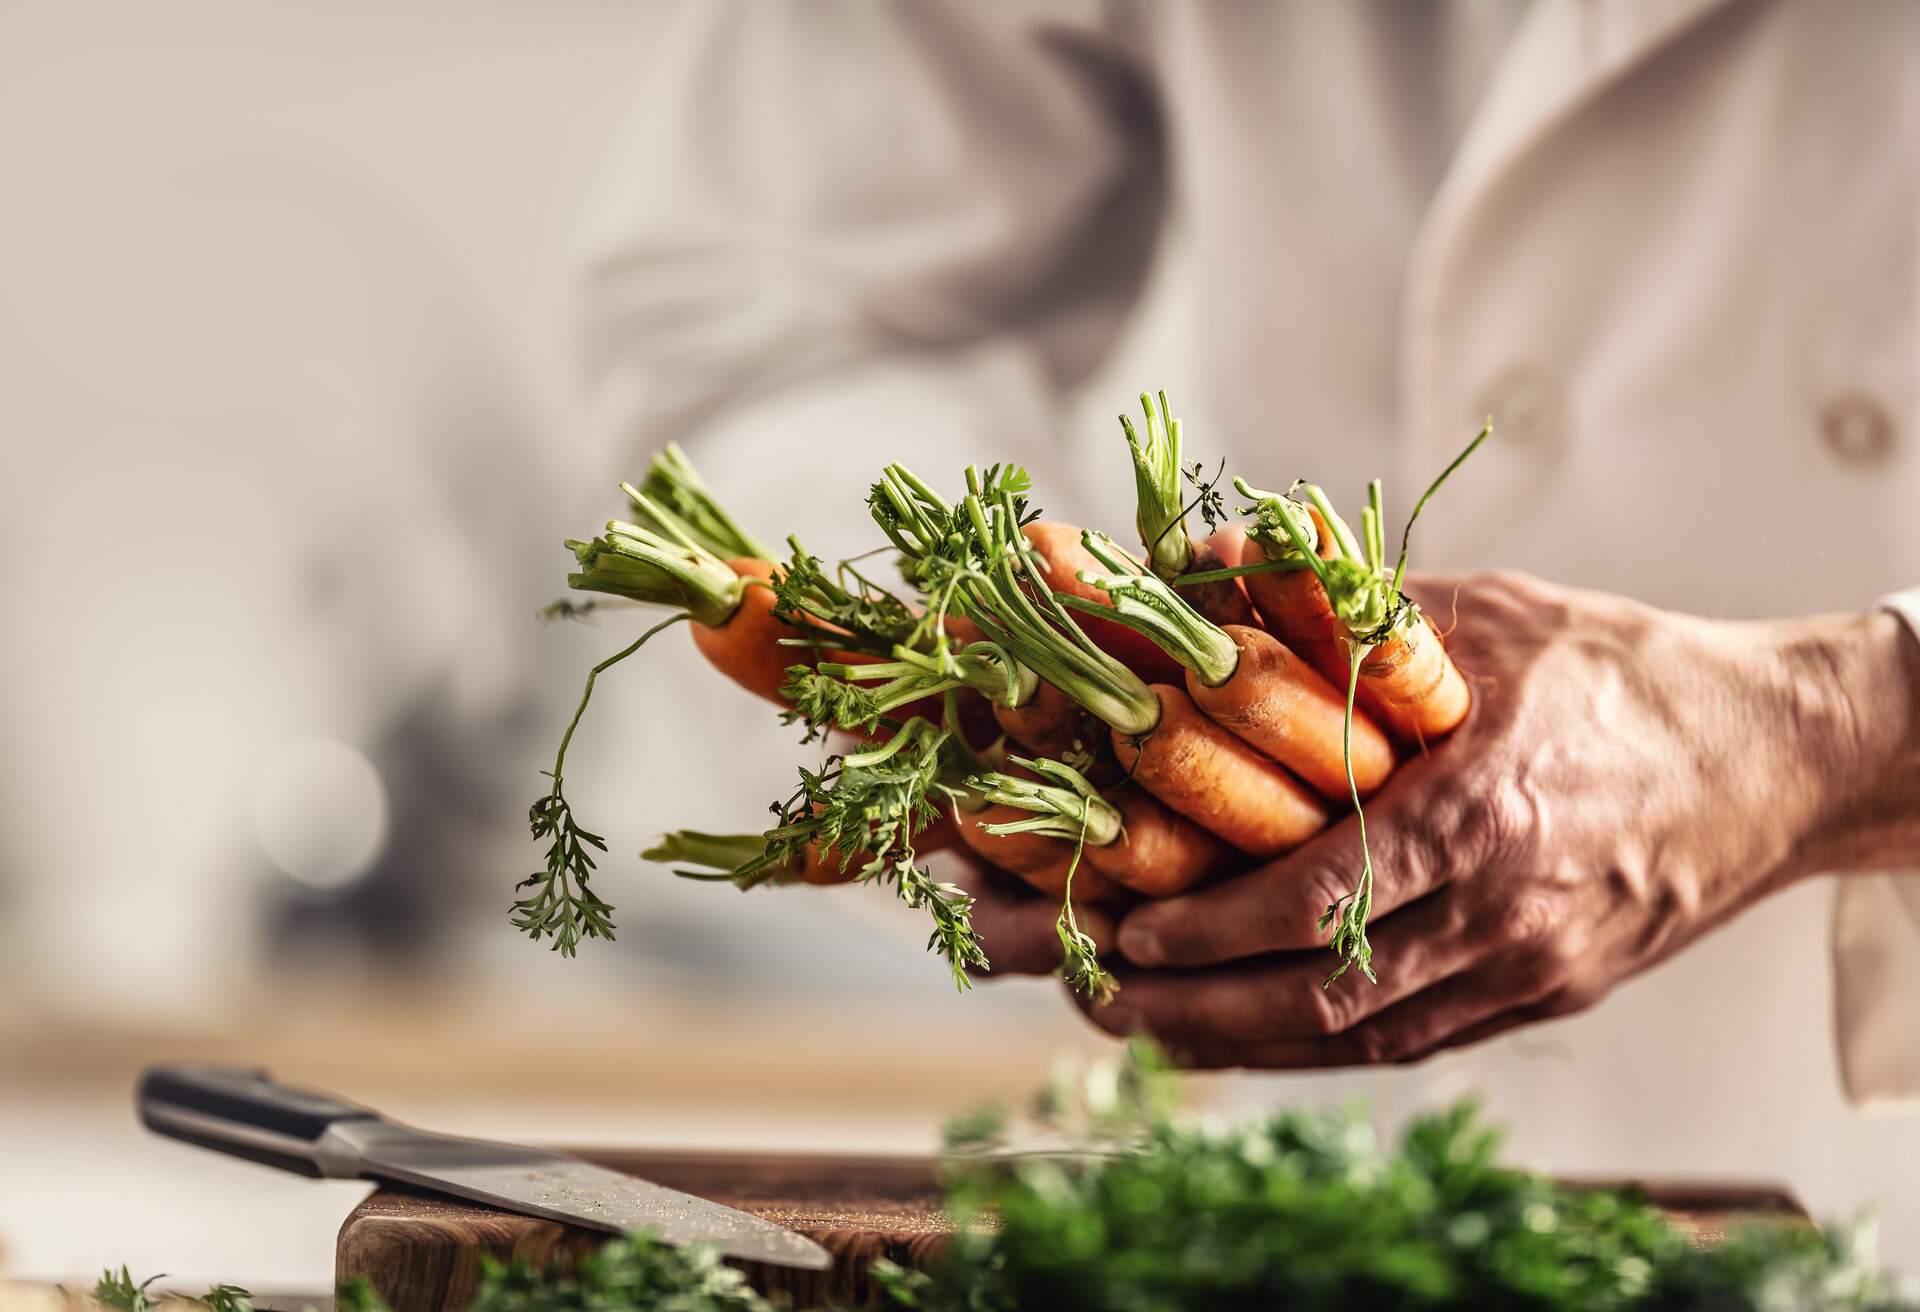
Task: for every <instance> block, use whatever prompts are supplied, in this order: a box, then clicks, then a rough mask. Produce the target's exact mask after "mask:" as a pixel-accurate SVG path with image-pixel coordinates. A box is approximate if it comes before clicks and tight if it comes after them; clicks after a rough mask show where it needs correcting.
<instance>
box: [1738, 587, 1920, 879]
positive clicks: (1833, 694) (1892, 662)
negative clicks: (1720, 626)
mask: <svg viewBox="0 0 1920 1312" xmlns="http://www.w3.org/2000/svg"><path fill="white" fill-rule="evenodd" d="M1774 627H1775V630H1776V634H1777V637H1778V643H1777V647H1776V650H1777V652H1778V654H1779V660H1780V668H1781V670H1782V673H1783V675H1784V676H1785V678H1786V679H1787V680H1788V687H1789V689H1790V699H1789V705H1790V707H1791V713H1790V719H1789V721H1788V723H1787V725H1786V727H1785V733H1786V735H1787V738H1788V741H1787V742H1785V743H1784V744H1783V745H1784V746H1785V747H1786V748H1787V749H1788V752H1789V755H1790V757H1791V758H1792V759H1793V761H1794V763H1795V764H1796V765H1797V766H1798V767H1799V768H1800V769H1801V770H1802V772H1803V777H1805V778H1807V779H1808V780H1809V782H1810V787H1811V788H1812V789H1813V790H1814V795H1815V796H1816V797H1817V798H1818V804H1817V806H1816V809H1815V812H1814V815H1813V817H1812V822H1811V823H1810V825H1809V826H1808V828H1807V831H1806V833H1805V835H1804V837H1803V839H1802V841H1801V842H1800V843H1799V845H1798V847H1797V850H1796V852H1795V854H1794V857H1793V860H1792V862H1791V867H1792V873H1793V874H1794V875H1817V874H1853V873H1862V872H1872V871H1884V870H1898V869H1901V868H1911V869H1920V640H1916V638H1915V635H1914V634H1913V633H1912V632H1911V631H1909V630H1908V628H1907V626H1906V624H1905V623H1904V622H1903V621H1902V620H1901V619H1900V618H1899V617H1897V616H1895V615H1893V614H1891V613H1889V612H1886V611H1875V612H1872V613H1869V614H1865V615H1845V616H1819V617H1815V618H1812V619H1806V620H1793V621H1785V622H1782V623H1781V624H1779V625H1777V626H1774Z"/></svg>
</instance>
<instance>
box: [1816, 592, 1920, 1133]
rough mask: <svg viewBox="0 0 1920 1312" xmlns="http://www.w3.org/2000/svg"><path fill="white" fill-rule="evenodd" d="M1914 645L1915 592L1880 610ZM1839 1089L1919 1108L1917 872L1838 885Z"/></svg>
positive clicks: (1872, 1101)
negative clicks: (1894, 618) (1897, 621)
mask: <svg viewBox="0 0 1920 1312" xmlns="http://www.w3.org/2000/svg"><path fill="white" fill-rule="evenodd" d="M1880 604H1881V605H1882V606H1883V607H1884V608H1885V609H1887V610H1890V611H1892V612H1893V613H1894V614H1896V615H1898V616H1899V617H1900V618H1901V619H1903V620H1905V621H1906V623H1907V626H1908V628H1909V630H1911V631H1912V633H1913V635H1914V638H1915V640H1916V641H1920V588H1913V589H1909V590H1908V591H1906V592H1897V593H1895V594H1893V595H1892V596H1890V597H1886V598H1883V599H1882V600H1881V603H1880ZM1833 969H1834V1019H1835V1032H1836V1037H1837V1040H1838V1043H1839V1050H1840V1073H1841V1082H1842V1084H1843V1085H1844V1086H1845V1088H1846V1091H1847V1096H1848V1098H1849V1099H1851V1100H1852V1101H1853V1102H1854V1103H1856V1104H1858V1105H1861V1106H1870V1107H1882V1106H1898V1107H1905V1108H1909V1109H1910V1108H1912V1107H1915V1106H1920V1026H1916V1025H1915V1024H1914V1019H1913V1018H1914V1015H1915V1010H1916V1008H1920V872H1911V873H1905V874H1886V875H1868V876H1864V877H1859V878H1853V879H1845V880H1842V881H1840V888H1839V891H1838V893H1837V895H1836V900H1835V903H1834V915H1833Z"/></svg>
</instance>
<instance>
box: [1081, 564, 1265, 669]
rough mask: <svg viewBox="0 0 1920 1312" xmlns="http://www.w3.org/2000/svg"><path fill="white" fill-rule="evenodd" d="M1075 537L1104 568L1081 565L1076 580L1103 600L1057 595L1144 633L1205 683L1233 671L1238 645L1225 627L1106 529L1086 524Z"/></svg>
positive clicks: (1237, 654) (1236, 664) (1238, 659)
mask: <svg viewBox="0 0 1920 1312" xmlns="http://www.w3.org/2000/svg"><path fill="white" fill-rule="evenodd" d="M1080 543H1081V545H1082V546H1084V547H1085V548H1086V549H1087V554H1088V555H1090V556H1092V557H1093V558H1094V559H1095V560H1097V561H1099V562H1100V564H1101V565H1102V566H1103V567H1105V569H1106V571H1107V572H1106V573H1099V572H1097V571H1094V570H1081V571H1080V581H1081V582H1083V583H1090V584H1092V585H1093V586H1094V587H1096V588H1099V589H1101V590H1102V591H1104V592H1105V593H1106V594H1107V598H1108V600H1107V603H1106V604H1105V605H1102V604H1101V603H1100V602H1097V601H1088V600H1086V599H1085V598H1083V597H1062V598H1061V600H1062V601H1064V602H1065V603H1066V604H1067V605H1068V606H1071V607H1072V608H1073V609H1074V610H1078V611H1084V612H1085V613H1087V614H1089V615H1098V616H1101V617H1102V618H1104V619H1109V620H1112V621H1113V622H1114V623H1116V624H1124V625H1126V626H1127V627H1128V628H1130V629H1133V630H1135V631H1136V632H1139V633H1144V634H1146V635H1147V637H1149V638H1151V639H1153V641H1154V642H1155V643H1156V644H1158V645H1159V647H1160V648H1161V650H1163V651H1165V652H1166V653H1167V654H1168V655H1169V656H1171V657H1173V658H1174V659H1175V660H1177V661H1179V662H1180V663H1181V664H1182V665H1184V666H1186V667H1187V668H1188V669H1190V670H1192V671H1193V672H1194V673H1195V674H1197V675H1198V676H1199V677H1200V681H1201V682H1202V683H1205V684H1207V685H1208V686H1210V687H1216V686H1218V685H1220V684H1223V683H1225V682H1226V681H1227V680H1228V679H1231V678H1232V677H1233V672H1234V670H1235V669H1236V668H1238V666H1239V664H1240V649H1239V648H1238V647H1236V646H1235V645H1234V642H1233V639H1232V637H1231V636H1229V635H1228V634H1227V632H1226V630H1224V629H1222V628H1221V627H1220V626H1219V625H1217V624H1215V623H1213V622H1212V621H1211V620H1209V619H1207V618H1206V617H1205V616H1203V615H1201V614H1200V612H1199V611H1197V610H1195V609H1194V608H1193V607H1192V606H1190V605H1189V604H1187V601H1186V599H1185V598H1184V597H1182V596H1180V594H1179V593H1177V592H1175V591H1174V590H1173V587H1172V585H1170V584H1169V583H1167V582H1166V581H1165V580H1163V579H1161V578H1159V577H1158V576H1156V575H1153V574H1150V573H1148V572H1147V571H1146V570H1144V569H1142V568H1141V567H1140V563H1139V562H1138V561H1136V560H1135V559H1134V558H1133V557H1132V556H1129V555H1128V554H1127V553H1126V552H1124V551H1122V550H1121V549H1120V547H1119V545H1118V544H1117V543H1115V542H1114V540H1113V539H1112V538H1110V537H1108V536H1107V535H1106V534H1104V533H1101V532H1097V531H1096V530H1094V529H1088V530H1087V531H1086V532H1084V533H1082V534H1081V535H1080Z"/></svg>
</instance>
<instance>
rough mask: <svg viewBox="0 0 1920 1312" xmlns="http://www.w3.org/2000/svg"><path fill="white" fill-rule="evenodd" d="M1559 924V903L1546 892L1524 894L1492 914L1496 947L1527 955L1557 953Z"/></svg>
mask: <svg viewBox="0 0 1920 1312" xmlns="http://www.w3.org/2000/svg"><path fill="white" fill-rule="evenodd" d="M1561 923H1562V917H1561V908H1560V900H1559V899H1558V898H1557V897H1555V896H1554V895H1553V894H1552V893H1550V892H1548V891H1546V890H1545V889H1527V890H1523V891H1521V892H1519V893H1517V894H1515V895H1514V896H1512V897H1509V898H1508V899H1507V900H1506V901H1504V902H1502V903H1501V904H1500V905H1499V906H1498V907H1496V908H1494V911H1493V914H1492V931H1493V935H1494V938H1495V939H1496V940H1497V941H1498V942H1499V943H1501V944H1502V945H1503V946H1506V947H1522V948H1527V949H1530V950H1531V952H1530V955H1533V956H1540V957H1544V956H1546V955H1549V954H1552V953H1555V952H1557V951H1558V950H1559V946H1560V936H1559V934H1558V931H1559V929H1560V928H1561Z"/></svg>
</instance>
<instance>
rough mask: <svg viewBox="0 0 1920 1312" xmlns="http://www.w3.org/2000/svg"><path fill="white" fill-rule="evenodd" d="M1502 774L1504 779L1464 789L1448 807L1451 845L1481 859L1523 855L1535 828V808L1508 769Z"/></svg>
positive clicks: (1510, 857) (1536, 812)
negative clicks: (1451, 832) (1497, 782)
mask: <svg viewBox="0 0 1920 1312" xmlns="http://www.w3.org/2000/svg"><path fill="white" fill-rule="evenodd" d="M1503 774H1504V775H1505V778H1506V780H1507V781H1506V782H1502V783H1499V784H1494V785H1492V786H1483V787H1477V788H1472V789H1468V790H1465V791H1463V792H1462V793H1460V794H1459V795H1458V796H1456V797H1455V798H1454V799H1453V801H1452V805H1451V808H1450V809H1451V817H1450V819H1451V824H1450V826H1449V828H1451V829H1452V831H1453V834H1454V846H1455V847H1456V849H1457V850H1464V851H1466V852H1469V853H1472V854H1473V855H1474V856H1475V857H1477V858H1478V859H1479V860H1481V861H1482V862H1493V861H1501V860H1512V859H1515V858H1517V857H1520V856H1522V855H1524V854H1525V853H1526V852H1527V851H1529V850H1530V849H1531V848H1532V847H1533V844H1534V836H1535V834H1536V832H1537V830H1538V828H1539V808H1538V807H1537V805H1536V804H1535V803H1534V801H1533V799H1532V798H1531V797H1529V796H1528V795H1527V793H1526V792H1524V791H1523V790H1522V789H1521V788H1520V786H1519V785H1518V784H1517V783H1516V782H1513V773H1512V772H1503Z"/></svg>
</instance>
